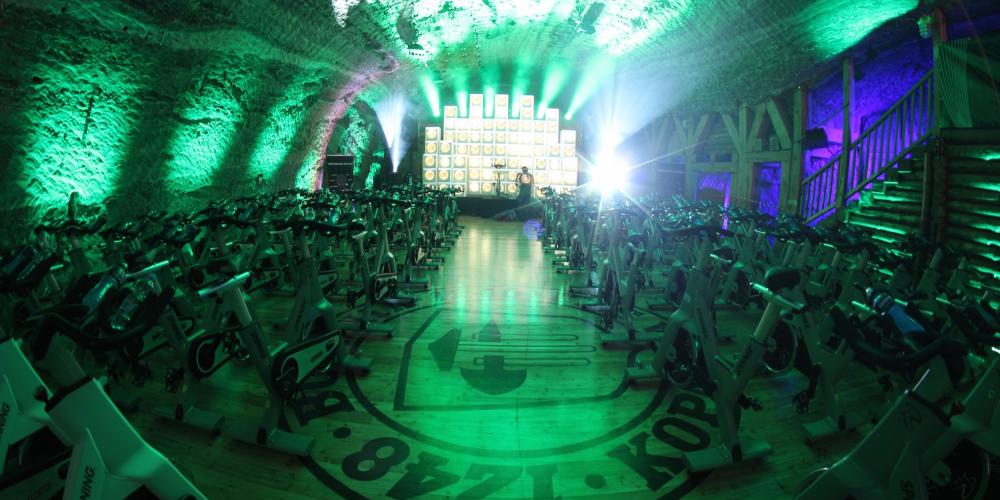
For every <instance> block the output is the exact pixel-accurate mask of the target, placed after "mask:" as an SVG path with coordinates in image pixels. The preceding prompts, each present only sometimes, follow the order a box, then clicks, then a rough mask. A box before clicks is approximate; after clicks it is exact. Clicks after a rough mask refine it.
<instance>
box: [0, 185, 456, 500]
mask: <svg viewBox="0 0 1000 500" xmlns="http://www.w3.org/2000/svg"><path fill="white" fill-rule="evenodd" d="M455 195H456V192H455V191H453V190H434V189H424V188H422V187H416V186H397V187H392V188H387V189H385V190H380V191H364V192H357V191H346V190H345V191H336V192H335V191H320V192H307V191H302V190H288V191H283V192H280V193H265V194H260V195H256V196H251V197H244V198H240V199H233V200H223V201H218V202H213V203H210V204H208V205H207V206H205V207H204V208H203V209H202V210H200V211H197V212H178V213H172V214H167V213H163V212H158V213H148V214H145V215H142V216H139V217H134V218H130V219H128V220H123V221H116V222H115V223H112V222H111V221H109V220H108V217H106V216H105V215H102V214H97V215H96V216H93V217H89V218H86V217H80V216H77V215H76V210H73V209H71V210H69V215H68V216H67V217H66V218H65V219H63V220H52V221H48V222H46V223H44V224H41V225H39V226H37V227H36V228H34V230H33V231H32V233H31V236H30V237H28V238H26V239H25V240H24V241H23V242H22V243H21V244H19V245H16V246H14V247H13V248H9V249H6V250H4V251H3V253H2V255H0V310H2V313H3V314H2V317H0V318H2V323H0V497H2V498H58V497H62V498H74V499H77V498H125V497H134V498H143V497H148V498H169V499H182V498H183V499H189V498H205V495H204V494H202V493H201V492H200V491H199V490H198V488H197V487H196V486H195V485H194V484H193V482H192V481H191V479H190V478H189V474H185V473H182V471H180V470H179V469H178V468H177V466H175V465H174V464H173V463H172V462H171V461H170V460H169V459H167V458H166V457H164V455H162V454H161V453H160V452H158V451H157V450H156V449H155V448H153V447H152V446H150V445H149V444H148V443H147V442H146V441H145V440H144V439H143V438H142V437H141V436H140V434H139V433H138V432H137V431H136V430H135V428H133V426H132V425H131V424H130V422H129V419H128V418H127V417H126V415H127V414H129V413H130V412H132V411H135V410H136V409H137V408H139V407H141V406H142V402H141V401H140V400H139V398H138V392H139V388H141V387H142V386H144V385H145V384H146V383H150V382H154V383H161V384H163V387H164V389H165V391H166V392H167V393H169V394H171V395H172V396H169V397H168V398H167V400H169V401H173V404H170V405H166V406H164V407H160V408H148V409H149V410H151V411H152V412H153V413H155V414H156V415H157V416H159V417H162V418H164V419H167V420H170V421H172V422H175V423H177V424H181V425H186V426H190V427H193V428H196V429H199V430H203V431H205V432H206V433H208V434H209V435H211V436H216V435H220V434H223V435H226V436H227V437H230V438H233V439H236V440H239V441H243V442H247V443H251V444H253V445H257V446H261V447H266V448H270V449H273V450H277V451H279V452H282V453H286V454H290V455H295V456H307V455H309V454H310V453H311V451H312V448H313V446H314V444H315V440H314V439H313V438H311V437H309V436H306V435H303V434H300V433H298V432H296V431H295V430H293V429H292V427H291V424H289V423H288V422H287V421H286V419H285V418H284V410H285V408H287V407H289V405H291V404H293V403H294V402H295V401H296V399H297V398H300V397H302V395H303V386H304V384H306V383H307V381H308V380H309V379H310V377H314V376H316V375H318V374H332V373H343V372H353V373H367V372H368V371H369V370H370V369H371V360H370V359H366V358H365V357H364V356H363V353H361V352H360V350H359V348H358V346H359V345H360V342H358V341H357V340H358V339H361V338H365V337H370V336H383V337H384V336H391V335H392V334H393V328H394V327H393V325H392V324H389V323H383V322H380V321H379V319H380V312H379V311H380V309H379V307H381V306H380V305H385V306H390V307H409V306H413V305H414V304H415V302H416V301H417V297H416V296H414V293H416V292H420V291H425V290H427V289H428V288H429V284H428V282H427V280H426V279H419V278H418V274H419V272H420V271H422V270H432V269H437V268H438V266H440V265H441V264H442V263H443V261H444V257H442V253H443V252H444V251H446V250H447V249H449V248H450V247H451V245H452V244H453V243H454V241H455V239H456V238H457V237H458V235H459V234H460V232H461V229H462V228H461V227H460V226H459V225H458V217H457V215H458V213H457V206H456V203H455ZM73 208H75V207H73ZM274 296H284V297H288V298H290V299H291V300H292V307H291V308H290V314H289V315H288V317H287V318H284V319H283V320H281V321H279V322H277V323H276V324H270V323H268V322H266V321H264V320H262V319H261V317H260V316H259V315H258V307H257V305H258V304H259V302H260V300H261V299H264V298H267V297H274ZM286 300H287V299H286ZM352 342H353V343H352ZM227 365H235V366H234V367H233V369H238V370H239V369H243V370H252V371H254V372H256V375H257V378H259V381H260V384H261V386H263V388H264V389H265V390H266V393H267V400H268V401H267V404H266V406H265V408H264V409H263V411H262V414H261V415H260V416H259V418H257V419H255V420H254V421H252V422H242V421H239V420H240V419H239V415H222V414H219V413H216V412H214V411H211V410H210V409H207V408H205V407H203V406H204V405H202V406H199V404H198V403H199V402H203V401H205V400H206V399H208V400H213V401H218V400H219V399H221V398H224V395H222V394H213V391H212V390H211V387H209V386H208V385H207V384H206V382H207V381H208V380H209V379H210V378H211V377H212V376H213V375H215V374H217V373H219V372H220V369H222V368H223V367H224V366H227ZM230 420H232V422H230Z"/></svg>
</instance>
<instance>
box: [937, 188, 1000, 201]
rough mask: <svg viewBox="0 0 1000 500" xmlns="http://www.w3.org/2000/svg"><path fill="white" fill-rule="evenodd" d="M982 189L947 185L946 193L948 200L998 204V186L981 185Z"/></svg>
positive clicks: (999, 195) (999, 198)
mask: <svg viewBox="0 0 1000 500" xmlns="http://www.w3.org/2000/svg"><path fill="white" fill-rule="evenodd" d="M982 187H983V188H984V189H978V187H968V186H962V187H949V188H948V191H947V192H946V194H947V195H948V199H950V200H959V201H967V202H973V201H975V202H977V203H981V204H1000V186H988V185H985V183H984V185H983V186H982ZM987 189H993V191H988V190H987Z"/></svg>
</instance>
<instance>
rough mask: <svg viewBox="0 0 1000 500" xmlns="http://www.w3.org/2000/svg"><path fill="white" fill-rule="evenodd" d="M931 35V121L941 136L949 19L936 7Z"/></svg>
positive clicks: (934, 131)
mask: <svg viewBox="0 0 1000 500" xmlns="http://www.w3.org/2000/svg"><path fill="white" fill-rule="evenodd" d="M931 30H932V31H931V36H932V37H933V44H934V45H933V47H934V50H933V54H934V61H933V64H934V66H933V69H932V72H933V74H934V76H933V80H934V81H933V82H931V85H930V87H929V90H930V91H931V93H932V94H933V96H934V101H933V102H934V104H933V105H932V107H931V110H932V112H933V113H934V116H933V117H932V121H931V124H930V125H931V127H930V129H931V132H932V133H933V134H934V135H935V136H938V137H940V135H941V133H940V132H941V123H942V122H943V120H942V118H943V116H941V92H940V87H939V86H940V82H941V53H940V50H941V44H943V43H945V42H947V41H948V21H947V20H946V19H945V17H944V13H943V12H941V9H934V10H933V11H931Z"/></svg>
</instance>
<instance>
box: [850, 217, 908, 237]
mask: <svg viewBox="0 0 1000 500" xmlns="http://www.w3.org/2000/svg"><path fill="white" fill-rule="evenodd" d="M903 218H912V219H915V221H913V222H911V221H907V220H902V219H903ZM845 222H847V223H848V224H854V225H856V226H860V227H863V228H866V229H871V230H875V231H880V232H883V233H888V234H886V235H885V236H886V237H887V238H888V237H889V236H890V235H893V236H892V237H893V238H898V239H902V238H903V237H905V236H906V235H908V234H910V233H912V232H913V231H915V230H916V229H917V228H918V227H919V226H920V218H919V217H912V216H903V215H900V216H897V217H892V218H890V216H886V215H873V214H870V213H866V212H857V211H855V212H850V211H849V212H847V214H846V219H845Z"/></svg>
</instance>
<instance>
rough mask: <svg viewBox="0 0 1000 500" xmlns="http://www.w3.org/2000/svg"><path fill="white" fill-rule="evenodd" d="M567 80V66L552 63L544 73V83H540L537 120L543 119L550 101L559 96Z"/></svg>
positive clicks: (563, 63) (565, 64)
mask: <svg viewBox="0 0 1000 500" xmlns="http://www.w3.org/2000/svg"><path fill="white" fill-rule="evenodd" d="M568 79H569V65H568V64H567V63H566V62H564V61H556V62H553V64H552V65H551V66H549V69H548V71H546V73H545V81H544V83H542V96H541V99H539V100H538V106H537V108H538V116H537V118H539V119H541V118H545V110H546V109H547V108H548V107H549V105H550V104H552V101H554V100H555V98H556V97H558V96H559V92H560V91H561V90H562V88H563V85H565V84H566V80H568Z"/></svg>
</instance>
